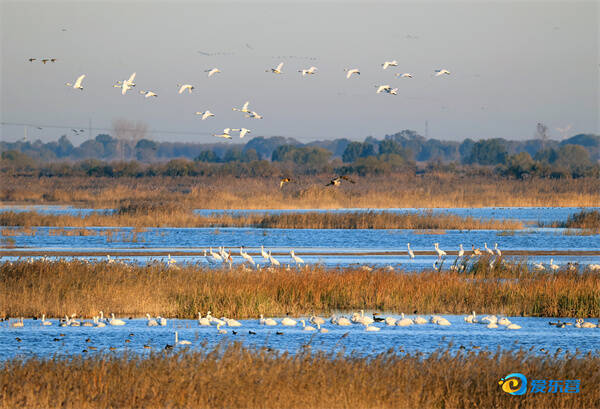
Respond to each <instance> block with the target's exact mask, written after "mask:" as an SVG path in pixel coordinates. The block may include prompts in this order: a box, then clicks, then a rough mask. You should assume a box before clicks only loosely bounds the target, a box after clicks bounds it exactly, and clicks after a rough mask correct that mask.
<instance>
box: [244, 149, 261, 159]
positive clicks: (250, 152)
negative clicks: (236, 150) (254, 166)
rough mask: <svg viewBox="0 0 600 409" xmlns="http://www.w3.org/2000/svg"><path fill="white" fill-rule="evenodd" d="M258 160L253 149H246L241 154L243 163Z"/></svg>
mask: <svg viewBox="0 0 600 409" xmlns="http://www.w3.org/2000/svg"><path fill="white" fill-rule="evenodd" d="M259 159H260V158H259V157H258V153H257V152H256V150H254V149H246V150H244V152H243V154H242V161H244V162H253V161H257V160H259Z"/></svg>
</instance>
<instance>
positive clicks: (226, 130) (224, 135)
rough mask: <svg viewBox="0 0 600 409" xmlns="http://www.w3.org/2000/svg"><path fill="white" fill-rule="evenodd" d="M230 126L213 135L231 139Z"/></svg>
mask: <svg viewBox="0 0 600 409" xmlns="http://www.w3.org/2000/svg"><path fill="white" fill-rule="evenodd" d="M231 130H232V129H231V128H225V129H223V133H222V134H215V133H214V134H213V136H218V137H219V138H225V139H231V135H229V132H231Z"/></svg>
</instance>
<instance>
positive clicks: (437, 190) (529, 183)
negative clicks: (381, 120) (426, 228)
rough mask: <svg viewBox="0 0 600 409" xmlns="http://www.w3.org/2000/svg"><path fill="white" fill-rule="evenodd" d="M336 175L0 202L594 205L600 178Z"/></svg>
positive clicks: (81, 181) (108, 187) (38, 185)
mask: <svg viewBox="0 0 600 409" xmlns="http://www.w3.org/2000/svg"><path fill="white" fill-rule="evenodd" d="M330 176H331V175H319V176H311V177H308V176H298V177H296V178H295V180H296V181H297V182H296V183H288V184H287V185H285V186H284V187H283V189H280V188H279V176H278V175H274V176H273V177H272V178H235V177H221V178H210V177H175V178H169V177H147V178H96V177H94V178H91V177H90V178H81V177H79V178H77V177H56V178H31V177H22V176H21V177H13V176H5V177H4V180H3V188H2V189H1V190H0V201H2V202H5V203H21V204H27V203H31V204H75V205H79V206H88V207H100V208H102V207H105V208H116V207H118V206H119V204H120V203H121V201H123V200H130V199H132V200H152V201H171V202H174V203H182V204H185V205H186V206H187V207H189V208H191V207H195V208H203V209H240V208H244V209H264V208H270V209H294V208H303V209H307V208H308V209H310V208H323V209H333V208H353V207H354V208H357V207H362V208H390V207H485V206H597V204H598V203H600V180H599V179H598V178H579V179H573V180H570V179H569V180H558V179H532V180H508V179H497V178H494V177H489V176H464V175H456V174H445V173H430V174H427V175H414V174H412V173H411V174H394V175H387V176H372V177H363V178H356V184H347V185H342V186H339V187H337V188H332V187H325V186H324V185H325V184H326V183H327V182H328V181H329V178H330Z"/></svg>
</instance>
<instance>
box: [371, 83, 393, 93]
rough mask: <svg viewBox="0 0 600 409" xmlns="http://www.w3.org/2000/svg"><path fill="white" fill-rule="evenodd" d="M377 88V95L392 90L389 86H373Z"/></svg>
mask: <svg viewBox="0 0 600 409" xmlns="http://www.w3.org/2000/svg"><path fill="white" fill-rule="evenodd" d="M375 86H376V87H377V91H376V92H377V93H378V94H381V93H382V92H389V90H391V89H392V87H390V86H389V85H379V86H377V85H375Z"/></svg>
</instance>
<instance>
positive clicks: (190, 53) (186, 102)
mask: <svg viewBox="0 0 600 409" xmlns="http://www.w3.org/2000/svg"><path fill="white" fill-rule="evenodd" d="M0 7H1V8H0V14H1V20H0V24H1V25H0V34H1V41H2V42H1V46H2V48H1V52H2V53H1V55H0V61H1V62H0V64H1V83H0V86H1V88H0V89H1V101H0V102H1V106H0V113H1V118H0V120H1V122H3V123H7V124H6V125H2V126H1V127H0V130H1V132H2V133H1V134H0V137H1V138H2V139H3V140H6V141H13V140H17V139H19V138H22V137H23V134H24V127H23V126H21V125H11V124H32V125H36V126H37V125H40V126H42V127H43V129H41V130H39V129H36V128H35V127H34V126H31V127H28V129H27V132H28V139H29V140H35V139H38V138H40V139H42V140H44V141H49V140H56V139H57V138H58V137H59V136H60V135H62V134H67V135H68V136H69V137H70V138H71V140H72V141H73V142H75V143H79V142H81V141H82V140H84V139H87V138H89V135H88V134H87V131H86V132H85V133H83V134H82V135H81V136H79V137H75V136H74V135H73V133H72V132H71V131H70V128H71V127H77V128H83V129H86V130H87V129H88V126H89V122H90V121H91V123H92V127H93V128H94V129H93V130H92V136H95V135H96V134H97V133H102V132H103V131H101V130H100V129H102V128H106V129H107V130H108V131H107V133H111V131H110V130H111V129H112V127H113V122H114V121H115V120H117V119H120V118H126V119H128V120H130V121H133V122H135V121H139V122H143V123H145V124H147V125H148V128H149V130H150V131H151V132H152V133H150V134H149V135H148V136H149V137H151V138H153V139H160V140H171V141H197V142H221V141H223V140H222V139H219V138H216V137H213V136H211V135H210V134H212V133H220V131H222V130H223V128H226V127H230V128H240V127H246V128H249V129H251V130H252V133H251V134H250V135H248V136H246V138H251V137H253V136H273V135H281V136H290V137H294V138H297V139H299V140H301V141H310V140H316V139H334V138H343V137H347V138H351V139H355V140H362V139H364V138H365V137H366V136H368V135H372V136H375V137H378V138H381V137H383V136H384V135H385V134H390V133H394V132H397V131H399V130H402V129H414V130H416V131H418V132H419V133H421V134H424V132H425V121H428V135H429V137H435V138H439V139H446V140H461V139H464V138H467V137H469V138H474V139H479V138H490V137H503V138H508V139H527V138H531V137H533V135H534V132H535V126H536V123H537V122H543V123H545V124H547V125H548V127H549V128H550V130H551V135H552V136H553V137H554V138H557V139H558V138H559V137H560V136H561V134H560V132H559V131H557V130H556V128H557V127H560V128H564V127H566V126H568V125H570V126H571V129H570V130H569V131H568V134H569V136H570V135H572V134H575V133H580V132H593V133H598V132H599V100H598V99H599V73H600V65H599V60H598V45H599V32H598V21H599V7H598V3H597V2H594V1H591V2H567V1H565V2H540V1H535V2H500V3H495V2H450V1H445V2H442V1H437V2H416V3H415V2H404V1H398V2H375V1H357V2H345V1H344V2H342V1H331V2H313V1H303V2H251V1H244V2H232V1H218V2H217V1H211V2H209V1H200V2H193V3H188V2H166V1H164V2H115V3H107V2H89V1H84V2H58V3H54V2H46V1H43V2H42V1H37V2H21V1H18V2H12V1H11V2H8V1H2V3H1V6H0ZM206 54H211V55H206ZM29 57H36V58H38V59H40V58H43V57H56V58H57V59H58V61H57V62H56V63H54V64H52V63H48V64H46V65H43V64H42V63H40V62H39V61H36V62H33V63H30V62H29V61H27V59H28V58H29ZM394 59H395V60H397V61H398V63H399V66H398V67H390V68H388V69H387V70H383V69H382V67H381V64H382V63H383V62H384V61H386V60H394ZM280 61H283V62H284V67H283V71H284V74H283V75H274V74H271V73H267V72H265V70H267V69H268V68H270V67H275V66H276V65H277V64H278V63H279V62H280ZM311 65H314V66H316V67H317V68H318V73H317V74H316V75H314V76H309V77H306V78H303V77H302V76H301V74H300V73H299V72H297V71H298V70H300V69H302V68H308V67H310V66H311ZM213 67H218V68H219V69H220V70H221V71H222V72H221V73H219V74H216V75H214V76H213V77H211V78H207V75H206V73H205V72H204V70H208V69H210V68H213ZM344 68H359V69H360V71H361V75H360V76H355V77H353V78H351V79H349V80H347V79H346V78H345V72H344V71H343V69H344ZM440 68H446V69H448V70H450V71H451V75H450V76H443V77H433V76H432V74H433V72H434V70H435V69H440ZM134 71H135V72H137V77H136V80H135V83H136V84H137V86H136V87H135V88H134V89H133V90H132V91H129V92H128V93H127V95H125V96H122V95H121V93H120V90H119V89H116V88H113V87H112V85H113V84H114V83H115V82H116V81H118V80H123V79H125V78H128V77H129V75H130V74H131V73H132V72H134ZM403 72H410V73H412V74H413V76H414V78H412V79H405V78H402V79H400V78H397V77H395V76H394V74H395V73H403ZM83 73H85V74H86V75H87V77H86V78H85V80H84V82H83V86H84V90H83V91H79V90H74V89H72V88H69V87H67V86H65V82H73V81H75V79H76V78H77V77H78V76H79V75H80V74H83ZM183 83H190V84H193V85H194V86H195V87H196V88H195V90H194V92H193V93H192V94H191V95H188V94H187V93H186V94H184V95H178V94H177V87H176V84H183ZM382 84H389V85H391V86H392V87H398V88H399V90H398V95H396V96H393V95H387V94H376V93H375V86H376V85H382ZM140 90H152V91H154V92H156V93H157V94H158V98H150V99H144V98H143V96H142V95H140V94H139V91H140ZM246 100H249V101H250V108H251V109H253V110H255V111H257V112H259V113H260V114H262V115H263V116H264V119H262V120H252V119H247V118H244V116H243V115H242V114H241V113H239V112H234V111H232V109H231V108H232V107H239V106H241V105H242V104H243V103H244V102H245V101H246ZM206 109H209V110H210V111H212V112H213V113H215V115H216V116H215V117H214V118H211V119H209V120H206V121H201V120H200V119H199V118H198V117H197V116H196V115H195V112H196V111H204V110H206ZM46 126H56V127H65V128H55V127H46ZM160 131H169V133H165V132H160Z"/></svg>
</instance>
